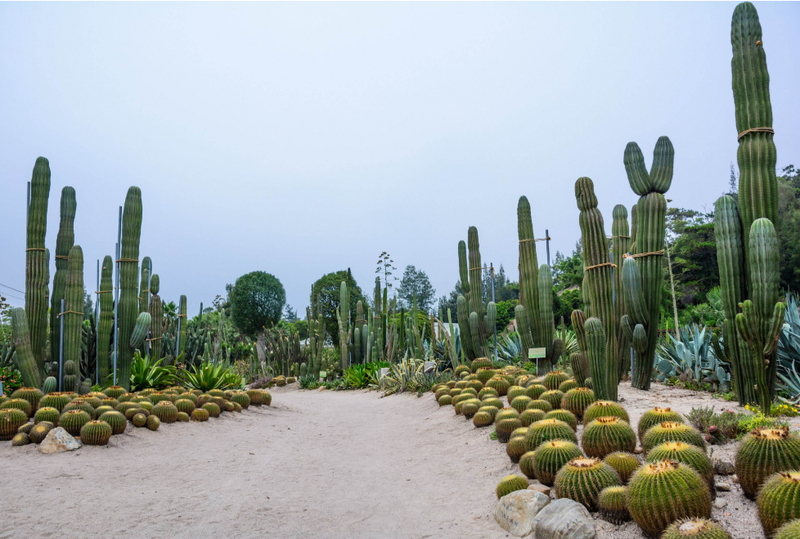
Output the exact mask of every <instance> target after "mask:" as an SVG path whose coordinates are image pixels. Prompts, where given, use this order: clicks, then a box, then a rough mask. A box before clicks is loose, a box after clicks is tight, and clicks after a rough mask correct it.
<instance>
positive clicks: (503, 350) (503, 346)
mask: <svg viewBox="0 0 800 539" xmlns="http://www.w3.org/2000/svg"><path fill="white" fill-rule="evenodd" d="M497 357H498V359H501V360H503V361H509V362H512V361H520V360H522V359H523V358H524V354H523V348H522V339H521V338H520V336H519V333H517V332H516V331H512V332H511V333H509V334H508V335H505V336H503V337H502V338H500V339H498V340H497Z"/></svg>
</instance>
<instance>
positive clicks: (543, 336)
mask: <svg viewBox="0 0 800 539" xmlns="http://www.w3.org/2000/svg"><path fill="white" fill-rule="evenodd" d="M537 292H538V295H539V313H538V316H537V319H538V323H537V324H536V325H537V327H538V328H539V331H540V333H539V338H538V339H536V338H535V340H536V341H538V343H537V344H539V345H540V346H542V347H544V348H545V350H546V352H545V354H546V360H547V365H546V366H547V370H548V371H549V370H550V368H551V367H552V366H553V365H555V364H556V362H557V361H558V356H560V355H561V352H560V350H561V348H560V346H561V345H560V344H555V342H554V340H553V335H555V332H556V323H555V317H554V316H553V276H552V274H551V273H550V266H548V265H547V264H542V265H541V266H540V267H539V277H538V280H537ZM556 340H558V339H556ZM556 351H557V352H558V356H557V355H556V354H554V352H556Z"/></svg>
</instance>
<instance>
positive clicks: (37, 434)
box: [28, 422, 55, 444]
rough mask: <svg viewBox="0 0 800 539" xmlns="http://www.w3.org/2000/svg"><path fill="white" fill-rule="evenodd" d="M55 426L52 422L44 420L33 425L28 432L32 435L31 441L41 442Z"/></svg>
mask: <svg viewBox="0 0 800 539" xmlns="http://www.w3.org/2000/svg"><path fill="white" fill-rule="evenodd" d="M54 428H55V427H54V426H51V424H49V423H44V422H43V423H40V424H38V425H36V426H35V427H33V428H32V429H31V431H30V432H29V433H28V436H30V438H31V442H33V443H35V444H40V443H42V442H43V441H44V439H45V438H47V435H48V434H50V431H51V430H53V429H54Z"/></svg>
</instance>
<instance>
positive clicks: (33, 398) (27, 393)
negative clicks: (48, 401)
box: [11, 387, 44, 410]
mask: <svg viewBox="0 0 800 539" xmlns="http://www.w3.org/2000/svg"><path fill="white" fill-rule="evenodd" d="M43 396H44V394H43V393H42V392H41V391H39V389H37V388H35V387H21V388H19V389H17V390H16V391H14V392H13V393H12V394H11V398H12V399H25V400H26V401H28V402H29V403H30V405H31V408H33V409H34V410H36V408H37V407H38V406H39V401H40V400H41V398H42V397H43Z"/></svg>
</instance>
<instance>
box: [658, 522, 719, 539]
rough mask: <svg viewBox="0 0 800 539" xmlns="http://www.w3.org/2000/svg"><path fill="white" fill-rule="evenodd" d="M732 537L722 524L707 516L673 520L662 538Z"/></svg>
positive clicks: (706, 538)
mask: <svg viewBox="0 0 800 539" xmlns="http://www.w3.org/2000/svg"><path fill="white" fill-rule="evenodd" d="M683 537H691V538H692V539H731V535H730V534H729V533H728V532H726V531H725V530H724V529H722V526H720V525H719V524H717V523H715V522H711V521H710V520H707V519H705V518H689V519H684V520H679V521H677V522H673V523H672V524H670V525H669V527H668V528H667V529H666V530H664V535H662V536H661V539H681V538H683Z"/></svg>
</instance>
